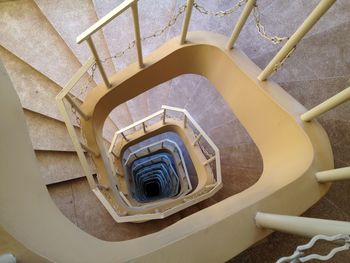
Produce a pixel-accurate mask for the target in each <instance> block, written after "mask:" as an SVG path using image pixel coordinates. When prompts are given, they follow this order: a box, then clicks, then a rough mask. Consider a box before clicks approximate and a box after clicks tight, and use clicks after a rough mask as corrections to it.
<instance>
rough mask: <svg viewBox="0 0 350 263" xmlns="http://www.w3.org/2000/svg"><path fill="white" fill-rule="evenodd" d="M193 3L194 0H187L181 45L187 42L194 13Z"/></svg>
mask: <svg viewBox="0 0 350 263" xmlns="http://www.w3.org/2000/svg"><path fill="white" fill-rule="evenodd" d="M193 3H194V0H187V4H186V14H185V18H184V22H183V24H182V31H181V39H180V45H183V44H184V43H185V42H186V36H187V31H188V26H189V24H190V19H191V15H192V9H193Z"/></svg>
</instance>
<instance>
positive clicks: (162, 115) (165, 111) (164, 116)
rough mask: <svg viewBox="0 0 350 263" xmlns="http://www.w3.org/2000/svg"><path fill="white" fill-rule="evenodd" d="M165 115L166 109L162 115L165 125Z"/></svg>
mask: <svg viewBox="0 0 350 263" xmlns="http://www.w3.org/2000/svg"><path fill="white" fill-rule="evenodd" d="M165 115H166V109H164V110H163V115H162V120H163V125H165Z"/></svg>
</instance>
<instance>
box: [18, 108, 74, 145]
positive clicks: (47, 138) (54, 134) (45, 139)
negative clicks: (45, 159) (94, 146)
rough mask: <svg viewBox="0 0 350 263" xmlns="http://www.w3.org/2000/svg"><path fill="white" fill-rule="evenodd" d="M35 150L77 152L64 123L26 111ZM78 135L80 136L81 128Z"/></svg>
mask: <svg viewBox="0 0 350 263" xmlns="http://www.w3.org/2000/svg"><path fill="white" fill-rule="evenodd" d="M24 116H25V117H26V122H27V127H28V130H29V135H30V138H31V141H32V144H33V148H34V150H42V151H43V150H45V151H75V149H74V147H73V144H72V141H71V138H70V137H69V135H68V132H67V128H66V126H65V124H64V122H60V121H57V120H55V119H52V118H50V117H47V116H44V115H41V114H39V113H35V112H32V111H29V110H24ZM76 133H77V134H78V135H79V136H80V132H79V128H76Z"/></svg>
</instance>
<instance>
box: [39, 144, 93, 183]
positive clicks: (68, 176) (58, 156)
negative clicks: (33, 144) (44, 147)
mask: <svg viewBox="0 0 350 263" xmlns="http://www.w3.org/2000/svg"><path fill="white" fill-rule="evenodd" d="M35 155H36V158H37V160H38V165H39V171H40V175H41V176H42V177H43V180H44V183H45V184H46V185H48V184H54V183H59V182H64V181H68V180H72V179H76V178H80V177H84V176H85V175H84V173H83V169H82V167H81V165H80V162H79V159H78V156H77V154H76V153H75V152H61V151H59V152H56V151H39V150H37V151H35ZM88 160H90V158H89V157H88ZM89 162H90V167H94V166H93V165H92V162H91V160H90V161H89ZM91 172H92V173H93V174H94V173H96V170H95V168H92V169H91Z"/></svg>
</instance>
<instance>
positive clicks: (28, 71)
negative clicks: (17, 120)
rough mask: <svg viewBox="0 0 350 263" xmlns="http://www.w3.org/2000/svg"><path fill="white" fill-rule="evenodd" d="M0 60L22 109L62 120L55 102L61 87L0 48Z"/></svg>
mask: <svg viewBox="0 0 350 263" xmlns="http://www.w3.org/2000/svg"><path fill="white" fill-rule="evenodd" d="M0 58H1V60H2V62H3V63H4V66H5V68H6V71H7V73H8V74H9V76H10V78H11V81H12V83H13V86H14V87H15V89H16V91H17V94H18V96H19V98H20V100H21V104H22V107H24V108H26V109H28V110H31V111H35V112H38V113H41V114H43V115H47V116H49V117H51V118H54V119H57V120H62V117H61V114H60V113H59V111H58V108H57V106H56V101H55V97H56V95H57V94H58V93H59V92H60V91H61V87H60V86H58V85H57V84H56V83H54V82H53V81H51V80H50V79H48V78H47V77H46V76H44V75H43V74H41V73H40V72H38V71H37V70H35V69H34V68H32V67H31V66H30V65H28V64H27V63H25V62H24V61H22V60H21V59H19V58H18V57H16V56H15V55H14V54H12V53H11V52H9V51H8V50H6V49H4V48H2V47H1V46H0Z"/></svg>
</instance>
